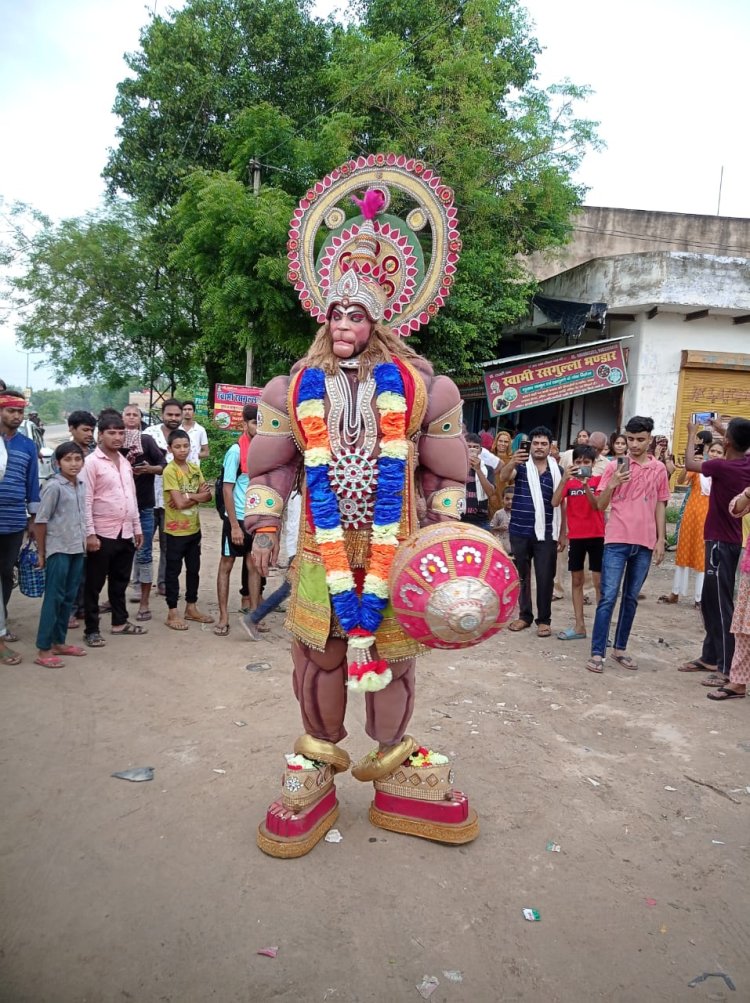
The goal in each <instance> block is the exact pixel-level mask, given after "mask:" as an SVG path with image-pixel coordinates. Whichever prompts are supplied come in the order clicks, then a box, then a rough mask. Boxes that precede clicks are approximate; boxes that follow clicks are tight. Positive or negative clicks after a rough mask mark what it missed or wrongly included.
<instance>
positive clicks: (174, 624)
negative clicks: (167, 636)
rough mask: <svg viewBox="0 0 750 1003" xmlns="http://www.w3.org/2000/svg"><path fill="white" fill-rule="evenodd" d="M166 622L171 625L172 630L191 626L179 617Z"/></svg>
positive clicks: (187, 628)
mask: <svg viewBox="0 0 750 1003" xmlns="http://www.w3.org/2000/svg"><path fill="white" fill-rule="evenodd" d="M164 623H166V625H167V626H168V627H169V629H170V630H189V629H190V628H189V627H188V625H187V624H186V623H185V621H184V620H182V619H180V618H179V617H177V618H175V619H174V620H165V621H164Z"/></svg>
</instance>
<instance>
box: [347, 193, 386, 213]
mask: <svg viewBox="0 0 750 1003" xmlns="http://www.w3.org/2000/svg"><path fill="white" fill-rule="evenodd" d="M352 202H354V203H355V205H358V206H359V208H360V209H361V210H362V215H363V216H364V217H365V219H375V217H376V216H377V214H378V213H379V212H380V211H381V209H382V208H383V206H384V205H385V198H384V197H383V193H382V192H381V191H379V190H378V189H377V188H368V189H367V191H366V192H365V194H364V198H361V199H358V198H357V196H356V195H352Z"/></svg>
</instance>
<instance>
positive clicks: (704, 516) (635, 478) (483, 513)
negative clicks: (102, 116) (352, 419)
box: [0, 391, 750, 700]
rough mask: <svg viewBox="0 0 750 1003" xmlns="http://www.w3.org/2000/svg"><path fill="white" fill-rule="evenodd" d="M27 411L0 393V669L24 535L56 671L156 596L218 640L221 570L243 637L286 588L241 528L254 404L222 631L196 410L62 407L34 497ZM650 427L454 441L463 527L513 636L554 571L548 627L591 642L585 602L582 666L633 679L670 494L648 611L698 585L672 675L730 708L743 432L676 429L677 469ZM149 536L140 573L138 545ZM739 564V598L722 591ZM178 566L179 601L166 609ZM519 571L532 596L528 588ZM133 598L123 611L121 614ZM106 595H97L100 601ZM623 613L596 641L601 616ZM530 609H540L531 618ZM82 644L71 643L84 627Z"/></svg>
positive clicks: (743, 615) (743, 675)
mask: <svg viewBox="0 0 750 1003" xmlns="http://www.w3.org/2000/svg"><path fill="white" fill-rule="evenodd" d="M25 407H26V402H25V400H24V399H23V398H21V397H19V396H17V395H14V394H10V393H8V392H7V391H6V392H2V393H1V396H0V431H1V432H2V435H1V436H0V472H1V473H2V475H3V476H2V480H0V580H1V581H2V593H1V597H2V604H0V661H2V663H3V664H5V665H15V664H18V663H19V662H20V661H21V655H20V654H19V653H18V651H17V650H13V649H12V648H10V647H9V646H8V645H9V644H13V643H14V642H16V641H18V637H17V636H16V635H15V634H14V633H13V632H12V631H11V630H10V629H9V628H8V627H7V623H6V614H7V609H8V604H9V602H10V599H11V591H12V588H13V575H14V565H15V564H16V562H17V560H18V555H19V551H20V548H21V545H22V542H23V540H24V538H29V539H32V540H33V541H34V542H35V545H36V549H37V553H38V564H39V566H40V567H41V568H43V569H44V570H45V574H46V582H45V591H44V597H43V601H42V607H41V611H40V620H39V628H38V632H37V638H36V643H37V649H38V652H37V657H36V659H35V661H36V662H37V663H38V664H40V665H43V666H45V667H49V668H53V667H55V668H57V667H61V666H62V665H63V664H64V663H63V658H65V657H66V656H72V657H81V656H82V655H85V654H86V651H85V647H88V648H101V647H104V646H105V645H106V643H107V642H106V640H105V638H104V637H103V636H102V629H101V623H102V619H101V618H102V616H104V615H107V614H109V616H110V618H111V624H110V634H111V635H114V636H118V635H124V636H138V635H142V634H145V633H147V631H148V628H147V627H146V626H144V624H145V623H147V622H148V621H150V620H151V619H152V616H153V613H152V609H151V604H152V600H153V595H152V589H153V586H154V585H155V586H156V593H157V595H158V596H159V597H161V598H163V600H164V602H165V605H166V618H165V623H166V625H167V626H168V627H169V628H170V629H172V630H176V631H185V630H187V629H188V628H189V626H190V624H191V623H198V624H214V623H215V626H214V628H213V629H214V633H215V634H216V635H218V636H226V635H227V634H228V633H229V630H230V622H229V591H230V575H231V571H232V568H233V566H234V564H235V561H236V560H238V559H239V560H240V561H241V564H242V588H241V596H242V600H241V601H242V609H243V612H244V617H243V619H242V621H241V623H242V625H243V626H244V628H245V630H246V632H247V634H248V636H249V637H250V638H251V639H253V640H257V639H258V637H259V635H260V634H261V633H262V632H264V631H265V630H267V628H266V627H265V625H264V624H263V622H262V621H263V618H264V616H265V615H266V614H267V612H269V611H270V610H271V609H273V608H275V607H276V606H277V605H278V604H279V603H280V602H281V601H283V599H284V598H286V596H287V595H288V593H289V585H288V582H284V584H283V585H282V587H281V588H280V589H279V590H277V592H276V593H275V594H274V595H273V596H271V597H269V598H268V599H266V600H264V599H263V588H264V586H265V579H264V578H262V577H261V575H260V573H259V571H258V570H257V568H256V567H255V565H254V564H253V562H252V560H251V557H250V551H251V547H252V534H249V533H248V532H247V531H246V529H245V525H244V515H245V502H246V493H247V489H248V484H249V481H248V475H247V469H248V468H247V462H248V453H249V450H250V448H251V445H252V440H253V437H254V436H255V434H256V432H257V425H256V418H257V408H256V407H255V406H254V405H250V404H248V405H246V406H245V408H244V411H243V423H242V432H241V434H240V436H239V439H238V441H237V442H236V443H235V444H234V445H232V446H231V447H230V449H229V450H228V451H227V453H226V455H225V457H224V460H223V466H222V475H221V477H220V479H219V481H218V482H217V485H216V494H217V498H216V501H217V508H218V509H219V512H220V514H221V516H222V520H221V544H220V546H221V550H220V558H219V567H218V573H217V580H216V592H217V601H218V620H217V621H216V622H215V620H214V617H213V616H211V615H210V614H208V613H206V612H204V611H202V610H201V609H200V607H199V606H198V590H199V585H200V574H201V541H202V535H201V523H200V514H199V513H200V505H201V504H202V503H205V502H208V501H209V500H210V499H211V498H212V494H213V493H212V488H211V486H210V485H209V484H208V483H207V482H206V480H205V478H204V476H203V474H202V472H201V467H200V464H201V460H205V459H206V457H207V456H208V455H209V444H208V437H207V434H206V430H205V428H203V426H202V425H200V424H199V423H198V422H197V421H196V420H195V406H194V404H193V402H192V401H186V402H180V401H178V400H175V399H170V400H166V401H164V403H163V404H162V407H161V421H160V422H155V423H153V424H151V425H149V426H147V427H146V426H145V425H144V422H143V418H142V414H141V411H140V409H139V408H138V407H137V406H136V405H134V404H128V405H127V406H126V407H125V408H124V409H123V411H122V413H120V412H119V411H116V410H114V409H105V410H104V411H102V412H101V413H100V414H99V415H98V417H95V416H94V415H93V414H90V413H89V412H87V411H74V412H73V413H72V414H71V415H70V416H69V418H68V428H69V432H70V439H69V441H66V442H63V443H62V444H61V445H59V446H58V447H57V449H56V450H55V460H54V469H55V475H54V476H53V477H52V478H51V479H50V480H49V481H48V482H47V483H46V484H45V487H44V491H43V493H42V494H41V495H40V489H39V480H38V475H37V456H36V449H35V447H34V444H33V442H32V440H30V439H29V438H27V437H25V436H22V435H19V434H18V429H19V426H20V425H21V423H22V421H23V420H24V409H25ZM653 432H654V423H653V421H652V419H651V418H648V417H641V416H635V417H633V418H631V419H630V420H629V421H628V422H627V424H626V426H625V428H624V430H623V431H622V432H616V433H614V434H612V435H609V436H608V435H605V434H604V433H603V432H591V433H589V432H588V431H587V430H586V429H582V430H581V431H580V432H579V433H578V435H577V437H576V440H575V442H574V443H573V445H572V447H570V448H569V449H567V450H565V451H564V452H562V453H561V452H560V450H559V448H558V443H557V442H556V441H555V439H554V438H553V434H552V432H551V430H550V429H548V428H546V427H544V426H538V427H536V428H533V429H531V431H530V432H529V433H528V434H523V433H515V434H514V433H513V432H511V431H509V430H507V429H499V430H497V431H494V432H493V431H491V429H490V427H489V423H488V422H485V423H484V425H483V428H482V431H481V432H480V433H479V434H474V433H470V432H468V431H466V429H465V428H464V436H465V439H466V443H467V447H468V454H469V464H470V469H469V471H468V477H467V481H466V502H465V508H464V511H463V514H462V519H463V520H464V521H466V522H469V523H472V524H474V525H477V526H479V527H481V528H483V529H486V530H488V531H489V532H491V533H493V534H494V535H495V536H496V537H497V539H498V540H499V541H500V543H501V544H502V545H503V547H504V548H505V549H506V550H507V551H508V553H509V554H510V555H511V556H512V557H513V560H514V561H515V564H516V567H517V569H518V573H519V577H520V582H521V592H520V601H519V613H518V617H517V619H515V620H514V621H512V622H511V623H510V625H509V629H510V630H511V631H512V632H515V633H518V632H520V631H523V630H528V629H530V628H531V627H532V626H533V625H534V624H535V625H536V633H537V635H538V636H539V637H543V638H544V637H549V636H551V634H552V626H551V624H552V607H553V603H554V602H555V601H558V600H560V599H562V598H563V596H564V577H565V575H564V572H565V568H564V563H565V557H566V556H567V571H568V572H569V574H570V595H571V604H572V621H573V622H572V625H571V626H568V627H566V628H564V629H561V630H559V631H557V633H556V637H557V639H559V640H560V641H571V640H583V639H586V638H587V637H588V631H587V625H586V614H585V608H586V606H587V605H588V606H591V605H592V604H593V605H594V606H595V609H594V610H593V623H592V625H591V634H590V644H591V649H590V656H589V658H588V660H587V661H586V663H585V665H586V668H587V669H588V670H589V671H590V672H594V673H601V672H603V671H604V663H605V658H606V656H607V649H608V648H611V652H610V653H611V657H612V658H613V659H614V660H615V661H616V662H617V663H618V664H619V665H620V666H621V667H623V668H625V669H629V670H634V669H637V668H638V665H637V662H636V660H635V659H634V658H633V656H632V655H630V654H629V653H628V642H629V638H630V634H631V630H632V627H633V622H634V619H635V616H636V612H637V608H638V602H639V599H642V598H643V593H642V589H643V585H644V582H645V580H646V577H647V575H648V573H649V570H650V568H651V565H652V564H655V565H659V564H661V562H662V560H663V558H664V553H665V550H666V547H667V524H666V508H667V504H668V503H669V500H670V497H671V488H672V487H675V486H677V487H681V486H684V487H686V488H687V491H686V493H685V496H684V501H683V505H682V509H681V512H680V517H679V521H678V524H677V542H676V553H675V572H674V578H673V583H672V590H671V592H670V593H667V594H663V595H661V596H659V599H658V601H659V602H661V603H667V604H674V603H677V602H679V600H680V597H684V596H687V595H688V594H689V592H690V590H689V576H690V572H691V571H692V572H693V573H694V583H693V593H692V594H693V601H694V604H695V606H696V608H698V609H700V611H701V612H702V614H703V622H704V628H705V636H704V642H703V646H702V650H701V652H700V655H698V656H697V657H695V658H694V659H691V660H690V661H688V662H686V663H684V664H683V665H681V666H680V667H679V668H680V671H682V672H696V673H701V674H704V678H703V679H702V680H701V682H702V683H703V684H704V685H706V686H707V687H709V688H710V689H711V690H712V692H710V693H709V694H708V696H709V697H710V698H712V699H714V700H728V699H736V698H741V697H744V695H745V692H746V686H747V683H748V681H750V549H748V550H746V551H745V553H744V556H743V555H742V544H743V530H742V517H743V516H745V515H748V520H746V521H747V522H750V453H749V452H748V451H749V450H750V421H747V420H745V419H743V418H733V419H732V420H731V421H730V422H729V423H728V424H727V425H726V427H725V426H724V425H722V424H721V423H720V422H718V421H714V422H713V423H712V428H710V429H699V428H698V427H697V426H695V425H692V424H691V425H690V426H689V428H688V446H687V449H686V454H685V463H684V466H681V467H678V466H677V465H676V464H675V461H674V457H673V456H672V455H671V454H670V453H669V447H668V442H667V440H666V438H665V437H663V436H658V435H656V436H655V435H654V434H653ZM298 523H299V496H298V495H293V496H292V500H291V501H290V503H289V512H288V518H287V530H286V550H287V553H288V555H289V557H290V558H293V556H294V551H295V546H296V535H297V532H296V528H297V526H298ZM155 536H157V538H158V541H159V560H158V563H157V564H156V568H154V564H155V561H154V558H153V550H152V544H153V540H154V537H155ZM738 565H739V569H740V575H739V590H738V594H737V599H736V603H735V584H736V582H735V579H736V575H737V569H738ZM183 570H184V579H185V580H184V589H183V590H182V591H184V606H183V609H182V611H180V610H179V598H180V593H181V585H180V578H181V576H182V573H183ZM532 576H533V583H534V590H533V592H532ZM129 588H130V590H131V593H130V597H129V598H130V600H131V601H132V602H133V603H137V611H136V612H135V615H134V617H133V619H132V620H131V618H130V617H129V614H128V608H127V604H128V594H127V593H128V589H129ZM105 589H106V601H105V602H102V601H101V599H102V593H103V592H104V591H105ZM618 599H619V610H618V613H617V620H616V625H615V630H614V637H613V638H612V639H611V640H610V629H611V625H612V620H613V619H614V614H615V607H616V606H617V603H618ZM535 607H536V608H535ZM81 621H83V644H84V645H85V647H83V646H81V645H77V644H71V643H69V640H68V633H69V632H70V631H73V630H75V629H77V628H79V627H80V626H81Z"/></svg>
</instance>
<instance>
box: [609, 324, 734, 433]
mask: <svg viewBox="0 0 750 1003" xmlns="http://www.w3.org/2000/svg"><path fill="white" fill-rule="evenodd" d="M747 326H748V325H737V324H732V322H731V319H730V318H729V317H721V316H711V317H706V318H705V319H702V320H693V321H689V322H686V321H684V320H683V319H682V317H681V316H679V315H678V314H670V313H665V314H657V316H656V317H654V318H653V320H647V318H646V315H645V314H641V315H639V316H638V317H637V318H636V320H635V321H633V322H627V323H626V322H617V323H616V324H613V325H612V327H613V330H612V337H619V336H621V335H623V334H633V335H635V337H634V338H633V339H632V340H631V341H627V342H625V344H626V345H628V346H629V348H630V356H629V358H628V376H629V380H630V382H629V384H628V386H627V387H626V388H625V396H624V400H623V421H627V420H628V418H629V417H631V416H632V415H634V414H644V415H650V416H651V417H652V418H653V419H654V422H655V428H656V430H657V431H659V432H661V433H663V434H664V435H668V436H669V437H670V439H671V438H672V433H673V428H674V416H675V407H676V404H677V384H678V381H679V376H680V358H681V354H680V353H681V352H682V351H683V349H688V350H689V349H692V350H694V351H699V352H705V351H706V350H707V349H709V348H715V349H716V350H717V351H721V352H739V353H744V354H750V332H748V331H747Z"/></svg>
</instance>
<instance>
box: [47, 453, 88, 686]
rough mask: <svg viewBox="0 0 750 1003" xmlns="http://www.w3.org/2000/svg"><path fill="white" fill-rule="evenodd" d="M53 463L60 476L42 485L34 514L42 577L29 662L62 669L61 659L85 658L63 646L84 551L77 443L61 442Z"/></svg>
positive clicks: (79, 651)
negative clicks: (34, 651)
mask: <svg viewBox="0 0 750 1003" xmlns="http://www.w3.org/2000/svg"><path fill="white" fill-rule="evenodd" d="M55 461H56V463H57V466H58V468H59V470H60V473H59V474H55V475H54V477H52V478H50V480H48V481H47V483H46V485H45V487H44V493H43V494H42V500H41V502H40V504H39V511H38V512H37V515H36V544H37V551H38V555H39V567H40V568H46V576H45V584H44V599H43V601H42V609H41V613H40V616H39V629H38V631H37V637H36V646H37V648H38V649H39V653H38V655H37V657H36V658H35V659H34V661H35V662H36V664H37V665H42V666H44V668H45V669H61V668H62V667H63V666H64V664H65V663H64V662H63V660H62V658H61V657H60V656H61V655H73V656H75V657H77V658H79V657H81V656H82V655H85V654H86V652H85V651H84V650H83V648H79V647H78V646H77V645H75V644H66V643H65V638H66V635H67V632H68V620H69V619H70V611H71V610H72V608H73V604H74V602H75V600H76V593H77V592H78V586H79V584H80V582H81V578H82V576H83V561H84V554H85V553H86V485H85V484H84V482H83V478H82V477H81V476H80V474H81V471H82V470H83V450H82V449H81V447H80V446H79V445H78V444H77V443H76V442H63V443H62V445H60V446H58V447H57V449H56V450H55Z"/></svg>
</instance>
